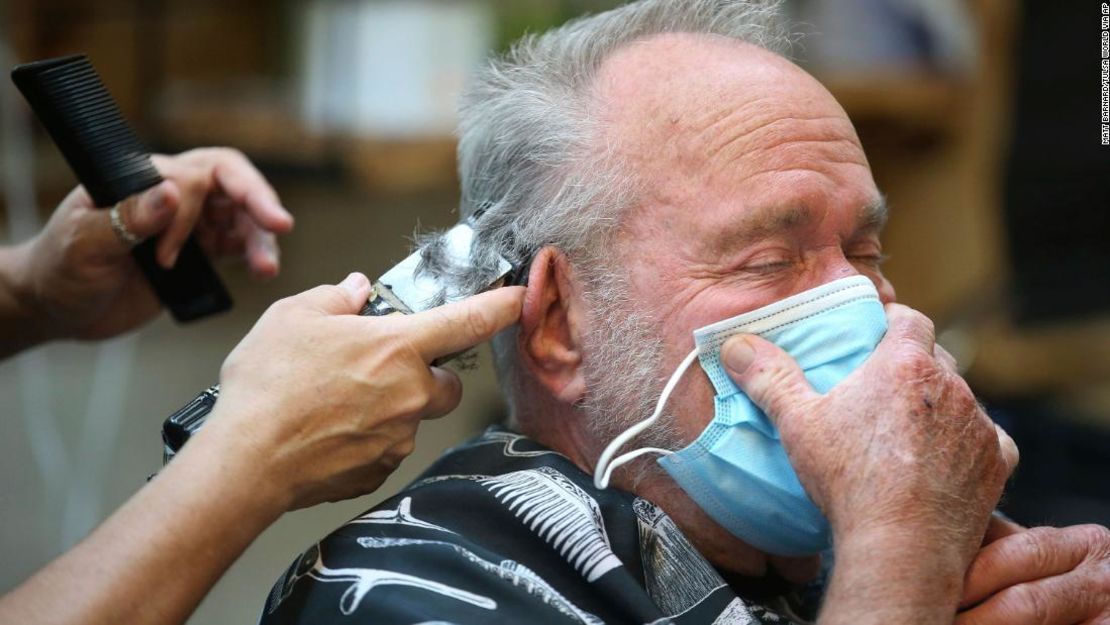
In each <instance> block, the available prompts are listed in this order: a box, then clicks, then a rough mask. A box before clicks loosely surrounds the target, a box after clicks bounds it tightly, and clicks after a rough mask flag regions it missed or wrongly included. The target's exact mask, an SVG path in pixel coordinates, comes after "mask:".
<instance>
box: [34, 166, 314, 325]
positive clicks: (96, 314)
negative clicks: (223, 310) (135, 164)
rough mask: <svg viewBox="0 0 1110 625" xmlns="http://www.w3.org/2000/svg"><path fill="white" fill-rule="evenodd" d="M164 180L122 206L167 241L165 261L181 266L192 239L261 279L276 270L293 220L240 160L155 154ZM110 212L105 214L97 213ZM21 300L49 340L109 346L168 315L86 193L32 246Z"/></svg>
mask: <svg viewBox="0 0 1110 625" xmlns="http://www.w3.org/2000/svg"><path fill="white" fill-rule="evenodd" d="M154 163H155V165H156V166H157V168H158V170H159V171H160V172H161V174H162V176H163V177H164V178H165V179H166V181H165V182H163V183H162V184H160V185H158V186H157V187H154V188H152V189H149V190H147V191H146V192H145V193H142V194H140V195H138V196H135V197H132V198H129V199H128V200H125V201H124V202H123V203H121V205H120V209H119V212H120V218H121V219H122V221H123V223H124V226H125V227H126V228H127V229H128V230H129V231H130V232H131V233H132V234H134V235H136V236H137V237H139V238H149V237H159V241H158V248H157V259H158V262H159V264H160V265H162V266H164V267H171V266H173V264H174V262H175V261H176V260H177V255H178V253H179V252H180V251H181V246H182V245H183V244H184V242H185V240H186V239H187V238H188V236H189V234H190V233H191V232H194V231H195V232H196V235H197V237H198V239H199V241H200V243H201V245H202V246H203V247H204V248H205V250H206V251H207V252H208V254H209V255H210V256H244V257H245V258H246V260H247V264H248V266H249V267H250V269H251V272H252V273H253V274H254V275H255V276H257V277H262V278H265V277H271V276H274V275H276V274H277V272H278V247H277V243H276V241H275V234H283V233H286V232H289V231H290V230H291V229H292V227H293V218H292V216H290V215H289V213H288V212H286V211H285V209H284V208H282V206H281V203H280V202H279V201H278V197H277V194H276V193H275V192H274V190H273V189H272V188H271V187H270V185H269V184H268V183H267V182H266V180H265V179H264V178H263V177H262V174H260V173H259V172H258V170H256V169H255V168H254V166H253V165H251V163H250V161H248V160H247V159H246V157H244V156H243V155H242V154H240V153H239V152H236V151H234V150H230V149H223V148H204V149H198V150H192V151H190V152H185V153H183V154H180V155H177V156H157V155H156V156H154ZM99 208H104V207H99ZM25 252H26V253H25V256H24V267H23V269H24V271H23V274H24V280H23V289H22V290H23V292H24V295H25V296H26V299H27V300H28V301H29V304H28V308H29V312H30V313H31V315H30V316H31V317H32V318H34V319H35V321H36V323H41V324H44V327H43V328H41V329H40V332H39V334H40V335H42V336H43V337H45V338H54V337H73V338H81V339H101V338H107V337H110V336H114V335H116V334H120V333H123V332H126V331H128V330H131V329H134V328H136V327H138V326H139V325H141V324H143V323H145V322H147V321H149V320H150V319H152V318H153V317H154V316H156V315H157V314H158V313H159V311H160V310H161V304H160V303H159V302H158V300H157V298H156V297H155V296H154V293H153V292H152V291H151V289H150V287H149V285H148V284H147V283H146V280H145V278H144V277H143V276H142V274H141V273H140V272H139V270H138V267H137V266H136V265H135V263H134V261H133V260H132V258H131V255H130V248H129V246H128V245H126V244H125V243H124V242H123V241H121V240H120V238H119V237H118V236H117V235H116V233H115V232H113V230H112V227H111V224H110V219H109V214H108V211H107V210H99V209H98V207H94V206H93V204H92V200H91V199H90V198H89V195H88V194H87V193H86V192H85V190H84V188H82V187H78V188H77V189H75V190H74V191H73V192H72V193H70V194H69V196H67V197H66V199H65V200H63V201H62V203H61V205H59V206H58V209H57V210H56V211H55V212H54V214H53V216H52V217H51V218H50V221H49V223H47V225H46V227H45V228H44V229H43V231H42V232H41V233H39V234H38V236H36V237H35V238H34V239H33V240H32V241H31V242H29V244H28V245H27V246H26V247H25Z"/></svg>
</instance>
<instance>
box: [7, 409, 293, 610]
mask: <svg viewBox="0 0 1110 625" xmlns="http://www.w3.org/2000/svg"><path fill="white" fill-rule="evenodd" d="M206 430H207V428H206ZM203 433H204V432H202V433H201V434H198V436H197V438H196V439H195V440H193V441H191V442H190V445H189V446H188V447H186V448H185V449H184V450H183V451H182V453H181V454H180V455H179V456H178V457H177V458H176V459H175V460H174V462H173V463H171V464H170V465H169V466H168V467H167V468H166V469H165V470H164V471H163V472H162V473H161V474H160V475H159V476H158V477H156V478H155V479H154V480H153V481H152V482H151V483H150V484H147V485H146V487H144V488H143V489H142V490H141V491H140V492H139V493H138V494H136V495H135V496H134V497H132V498H131V500H130V501H128V502H127V503H126V504H125V505H124V506H123V507H122V508H120V509H119V511H117V512H116V513H115V514H113V515H112V517H110V518H109V519H108V520H107V521H105V522H104V524H103V525H101V526H100V527H99V528H97V529H96V530H95V531H94V532H93V533H92V534H91V535H90V536H89V537H88V538H86V539H85V540H84V541H82V542H81V544H79V545H78V546H77V547H75V548H74V549H73V550H71V551H70V552H68V553H66V554H65V555H63V556H62V557H60V558H58V559H57V560H55V561H54V562H52V563H51V564H49V565H48V566H47V567H46V568H45V569H43V570H42V571H40V572H39V573H37V574H36V575H35V576H33V577H32V578H31V579H29V580H28V581H27V582H25V583H24V584H23V585H21V586H20V587H18V588H17V589H15V590H14V591H12V592H11V593H10V594H9V595H7V596H5V597H4V598H3V599H2V600H0V622H5V623H7V622H11V623H29V624H33V625H37V624H41V623H57V624H70V623H72V624H78V623H80V624H82V625H88V624H100V623H104V624H108V623H138V624H149V625H154V624H169V623H182V622H184V621H185V620H186V619H187V618H188V617H189V615H190V614H191V613H192V612H193V610H195V608H196V606H197V605H198V604H199V603H200V601H201V600H202V599H203V598H204V596H205V595H206V594H207V593H208V591H209V590H210V589H211V587H212V586H213V585H214V584H215V583H216V581H217V580H218V579H219V578H220V576H221V575H222V574H223V573H224V571H226V570H227V568H228V567H229V566H231V564H232V563H233V562H234V561H235V560H236V559H237V558H238V557H239V555H240V554H242V552H243V550H244V549H246V547H247V546H248V545H249V544H250V543H251V542H252V541H253V540H254V539H255V538H256V537H257V536H258V534H260V533H261V532H262V531H263V530H264V529H266V527H268V526H269V525H270V524H271V523H272V522H273V521H274V520H276V519H277V518H278V516H280V514H281V512H282V511H283V510H284V506H285V502H284V501H281V500H280V498H279V497H278V496H277V495H276V494H274V493H275V492H276V491H274V489H271V488H270V487H269V484H268V481H267V480H266V476H265V475H262V474H260V470H259V469H258V467H259V466H260V463H254V462H247V461H245V459H243V458H239V457H236V455H237V454H236V453H235V451H236V450H229V449H224V448H222V445H223V443H222V442H221V439H223V440H226V439H227V438H229V437H220V436H218V435H216V436H207V437H206V436H202V434H203ZM209 434H218V433H216V432H211V433H209ZM252 465H253V466H252Z"/></svg>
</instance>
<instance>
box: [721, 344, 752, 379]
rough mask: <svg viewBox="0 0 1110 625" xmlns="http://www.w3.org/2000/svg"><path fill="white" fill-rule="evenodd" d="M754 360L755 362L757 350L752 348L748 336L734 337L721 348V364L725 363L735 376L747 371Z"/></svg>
mask: <svg viewBox="0 0 1110 625" xmlns="http://www.w3.org/2000/svg"><path fill="white" fill-rule="evenodd" d="M753 360H755V349H753V348H752V344H751V343H750V342H748V338H747V337H746V336H743V335H740V336H734V337H732V338H730V339H729V340H727V341H725V344H724V345H722V346H721V362H723V363H725V366H726V367H728V369H729V371H731V372H732V373H733V374H741V373H744V372H745V371H747V370H748V367H750V366H751V364H752V361H753Z"/></svg>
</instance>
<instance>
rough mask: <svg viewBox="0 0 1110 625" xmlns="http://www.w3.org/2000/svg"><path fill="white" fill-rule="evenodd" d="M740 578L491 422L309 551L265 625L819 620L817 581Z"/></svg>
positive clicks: (661, 519) (559, 459) (636, 504)
mask: <svg viewBox="0 0 1110 625" xmlns="http://www.w3.org/2000/svg"><path fill="white" fill-rule="evenodd" d="M759 585H760V584H759V583H756V584H754V585H753V586H755V587H758V586H759ZM739 587H741V586H740V585H737V584H736V583H735V581H734V583H733V585H729V584H728V583H726V582H725V581H724V579H722V577H721V575H720V574H719V573H718V572H717V571H716V570H715V569H714V568H713V567H712V566H711V565H710V564H709V562H707V561H706V560H705V558H703V557H702V555H701V554H700V553H698V552H697V551H696V550H695V549H694V547H693V546H692V545H691V544H690V542H689V541H688V540H687V539H686V537H685V536H684V535H683V534H682V532H680V531H679V529H678V528H677V527H676V526H675V524H674V522H672V521H671V519H670V518H669V517H668V516H667V515H666V514H664V513H663V512H662V510H660V509H659V508H658V507H656V506H655V505H653V504H652V503H650V502H648V501H647V500H645V499H641V498H639V497H637V496H635V495H633V494H632V493H628V492H625V491H620V490H616V489H608V490H604V491H599V490H597V489H595V488H594V487H593V482H592V480H591V479H590V476H589V475H587V474H586V473H584V472H583V471H582V470H581V469H579V468H578V467H576V466H575V465H574V464H573V463H572V462H571V461H570V460H569V459H567V458H566V457H565V456H563V455H562V454H559V453H557V452H554V451H551V450H549V449H547V448H545V447H543V446H541V445H539V444H538V443H536V442H535V441H532V440H531V439H528V438H525V437H524V436H521V435H520V434H516V433H514V432H510V431H508V430H505V429H502V428H499V427H493V428H490V429H489V430H487V431H486V432H485V433H484V434H483V435H482V436H480V437H478V438H476V439H474V440H472V441H469V442H467V443H465V444H463V445H461V446H459V447H456V448H455V449H452V450H450V451H448V452H447V453H446V454H445V455H444V456H443V457H441V458H440V459H439V460H438V461H437V462H436V463H435V464H434V465H432V467H431V468H429V469H428V471H426V472H425V473H424V474H423V475H422V476H421V477H420V478H419V479H417V480H416V481H415V482H413V483H412V484H411V485H409V486H408V487H407V488H406V489H405V490H404V491H402V492H401V493H400V494H398V495H396V496H395V497H393V498H391V499H389V500H386V501H385V502H383V503H382V504H380V505H379V506H377V507H375V508H373V509H372V510H370V511H369V512H367V513H366V514H363V515H362V516H360V517H358V518H356V519H353V520H352V521H350V522H349V523H347V524H346V525H344V526H343V527H341V528H339V529H338V530H336V531H335V532H333V533H332V534H331V535H330V536H328V537H327V538H325V539H324V540H323V541H321V542H319V543H317V544H316V545H313V546H312V547H311V548H310V549H309V550H308V551H306V552H305V553H304V554H303V555H301V556H300V557H299V558H298V559H297V560H296V562H294V563H293V565H292V566H291V567H289V569H288V570H287V571H286V572H285V573H284V574H283V575H282V576H281V577H280V578H279V579H278V581H277V583H276V584H275V585H274V588H273V590H272V591H271V592H270V596H269V598H268V599H267V602H266V606H265V608H264V610H263V614H262V619H261V621H260V624H261V625H289V624H303V625H308V624H312V625H331V624H341V623H342V624H346V623H351V624H356V623H358V624H361V623H367V624H373V625H387V624H389V625H392V624H398V625H416V624H425V625H431V624H433V623H435V624H443V623H456V624H459V625H463V624H487V623H529V624H532V623H535V624H541V623H542V624H547V623H550V624H553V625H554V624H559V625H563V624H581V625H594V624H600V623H635V624H648V623H651V624H663V623H674V624H675V625H688V624H694V623H699V624H700V623H706V624H710V623H712V624H719V625H726V624H728V625H748V624H752V625H764V624H774V625H787V624H804V623H808V622H809V620H811V619H813V618H814V612H815V611H816V606H815V604H816V600H815V597H816V596H817V594H818V590H819V589H816V588H810V589H808V591H807V592H801V591H795V590H789V591H788V592H785V593H782V592H780V591H781V590H783V589H784V587H779V588H777V589H776V590H775V591H774V592H770V593H769V592H767V591H766V588H764V589H763V590H762V591H760V592H756V593H754V596H753V593H750V592H745V591H740V592H739V593H738V591H737V588H739ZM741 595H743V596H741Z"/></svg>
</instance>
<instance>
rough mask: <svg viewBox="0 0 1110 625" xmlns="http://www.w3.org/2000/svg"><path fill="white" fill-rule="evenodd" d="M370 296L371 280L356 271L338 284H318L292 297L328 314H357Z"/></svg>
mask: <svg viewBox="0 0 1110 625" xmlns="http://www.w3.org/2000/svg"><path fill="white" fill-rule="evenodd" d="M369 297H370V280H369V279H368V278H367V277H366V276H365V275H363V274H361V273H358V272H357V271H356V272H355V273H352V274H350V275H349V276H347V277H346V278H344V279H343V281H342V282H340V283H339V284H338V285H331V284H325V285H323V286H318V287H316V288H314V289H309V290H307V291H305V292H304V293H301V294H300V295H294V296H293V297H292V298H291V299H292V300H293V301H296V302H298V303H299V304H302V305H306V306H310V307H312V308H315V309H316V310H318V311H320V312H322V313H324V314H328V315H357V314H358V312H359V311H360V310H362V307H363V306H364V305H366V300H367V298H369Z"/></svg>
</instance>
